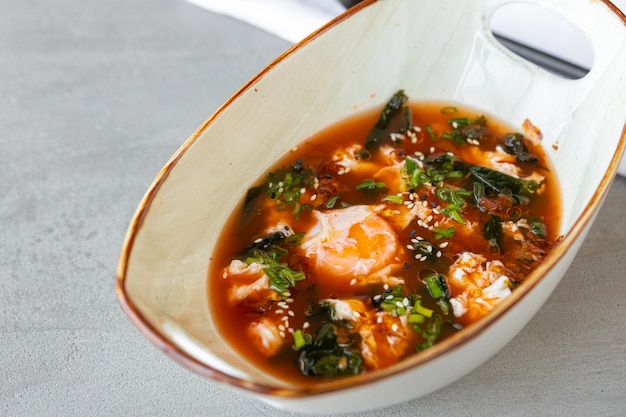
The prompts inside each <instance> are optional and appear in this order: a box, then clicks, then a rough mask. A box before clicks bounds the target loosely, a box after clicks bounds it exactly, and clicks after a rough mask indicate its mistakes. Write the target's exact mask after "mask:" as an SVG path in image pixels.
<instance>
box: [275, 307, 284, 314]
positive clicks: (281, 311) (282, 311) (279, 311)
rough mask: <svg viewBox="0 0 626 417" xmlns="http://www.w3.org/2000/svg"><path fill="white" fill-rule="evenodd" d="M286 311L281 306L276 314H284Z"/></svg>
mask: <svg viewBox="0 0 626 417" xmlns="http://www.w3.org/2000/svg"><path fill="white" fill-rule="evenodd" d="M284 312H285V310H283V309H282V308H279V309H278V310H276V314H283V313H284Z"/></svg>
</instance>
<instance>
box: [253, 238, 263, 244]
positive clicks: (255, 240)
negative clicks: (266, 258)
mask: <svg viewBox="0 0 626 417" xmlns="http://www.w3.org/2000/svg"><path fill="white" fill-rule="evenodd" d="M261 242H263V238H261V237H260V238H258V239H254V243H261Z"/></svg>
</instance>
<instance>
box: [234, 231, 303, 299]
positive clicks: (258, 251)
mask: <svg viewBox="0 0 626 417" xmlns="http://www.w3.org/2000/svg"><path fill="white" fill-rule="evenodd" d="M301 238H302V234H293V233H292V232H291V231H290V230H289V229H287V228H286V229H285V230H282V231H278V232H275V233H272V234H271V235H269V236H266V237H263V238H259V239H257V240H255V241H254V243H253V244H252V245H250V246H249V247H248V248H247V249H246V251H245V252H246V260H245V262H246V264H248V265H250V264H252V263H257V264H260V265H263V266H264V268H263V269H262V270H263V273H264V274H265V275H267V277H268V278H269V287H270V288H271V289H273V290H275V291H276V292H278V294H280V295H281V297H283V298H287V296H286V295H285V294H287V293H288V291H289V289H290V288H292V287H294V286H295V285H296V283H297V282H299V281H302V280H303V279H305V275H304V273H303V272H300V271H295V270H293V269H291V268H290V267H289V266H288V265H287V264H286V263H283V262H281V260H282V258H284V257H285V256H287V255H288V253H289V251H288V250H287V249H286V248H284V247H282V246H280V245H279V243H282V242H284V243H285V244H290V245H299V244H300V240H301Z"/></svg>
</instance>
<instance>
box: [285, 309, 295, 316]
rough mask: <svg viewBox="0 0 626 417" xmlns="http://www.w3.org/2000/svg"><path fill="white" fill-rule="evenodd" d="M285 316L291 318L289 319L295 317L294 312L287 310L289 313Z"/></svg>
mask: <svg viewBox="0 0 626 417" xmlns="http://www.w3.org/2000/svg"><path fill="white" fill-rule="evenodd" d="M287 314H288V315H289V316H291V317H295V315H296V313H294V312H293V310H289V311H288V312H287Z"/></svg>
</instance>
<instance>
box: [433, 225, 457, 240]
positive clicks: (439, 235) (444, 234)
mask: <svg viewBox="0 0 626 417" xmlns="http://www.w3.org/2000/svg"><path fill="white" fill-rule="evenodd" d="M433 232H435V234H434V237H435V239H437V240H439V239H443V238H446V239H451V238H452V237H454V232H456V229H455V227H454V226H452V227H448V228H447V229H444V228H442V227H435V228H433Z"/></svg>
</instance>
